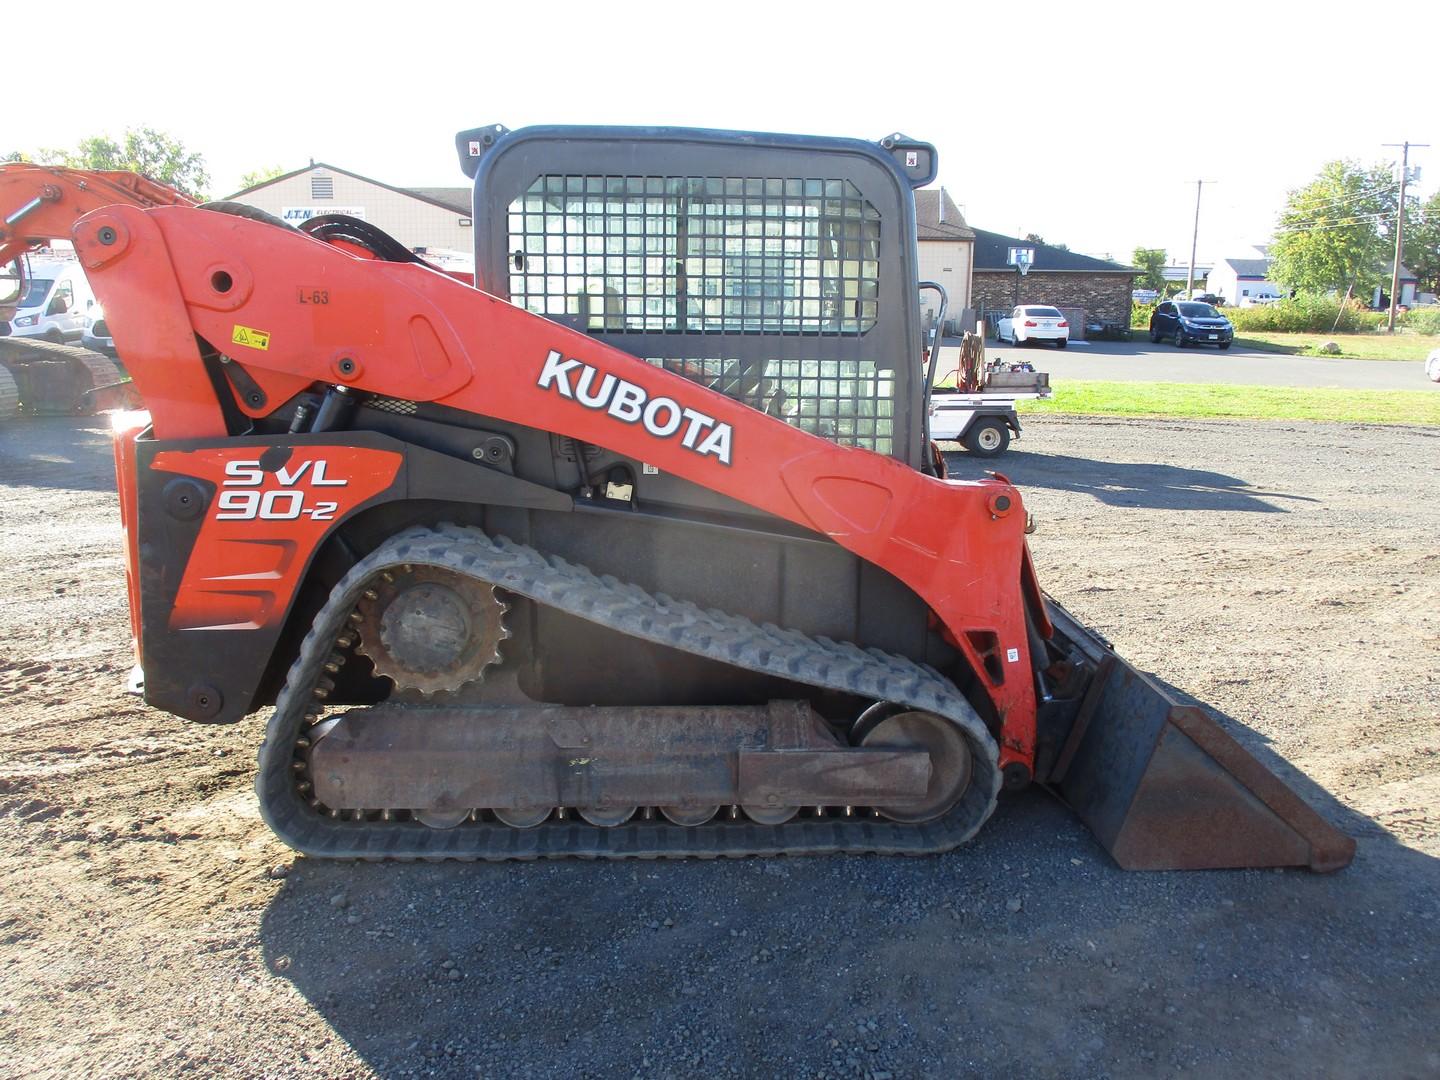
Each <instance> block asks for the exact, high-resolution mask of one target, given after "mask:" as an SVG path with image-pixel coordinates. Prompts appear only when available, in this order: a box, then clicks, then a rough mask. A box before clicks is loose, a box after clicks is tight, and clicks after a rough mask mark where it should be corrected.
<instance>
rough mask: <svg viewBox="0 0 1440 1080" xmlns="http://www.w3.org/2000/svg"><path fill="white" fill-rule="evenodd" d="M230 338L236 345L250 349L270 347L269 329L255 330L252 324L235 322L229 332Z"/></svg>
mask: <svg viewBox="0 0 1440 1080" xmlns="http://www.w3.org/2000/svg"><path fill="white" fill-rule="evenodd" d="M230 340H231V341H232V342H234V343H235V344H236V345H244V346H246V347H247V348H251V349H268V348H270V331H269V330H256V329H255V328H254V327H253V326H241V325H240V324H239V323H236V324H235V329H234V330H232V331H231V332H230Z"/></svg>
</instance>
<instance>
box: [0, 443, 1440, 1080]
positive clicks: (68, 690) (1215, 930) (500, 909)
mask: <svg viewBox="0 0 1440 1080" xmlns="http://www.w3.org/2000/svg"><path fill="white" fill-rule="evenodd" d="M952 461H953V463H954V464H955V465H956V466H957V468H958V470H959V471H960V472H961V474H962V475H963V474H965V473H967V472H968V473H974V472H976V471H978V465H977V463H976V462H974V461H972V460H969V459H967V458H965V457H964V456H963V455H955V456H954V457H953V458H952ZM1000 468H1001V469H1002V471H1004V472H1006V473H1007V474H1008V475H1009V476H1010V477H1011V478H1012V479H1014V480H1015V481H1017V482H1018V483H1019V484H1020V485H1021V486H1022V489H1023V490H1024V491H1025V492H1026V498H1027V501H1028V506H1029V508H1030V509H1031V510H1032V511H1033V512H1034V513H1035V515H1036V517H1037V519H1038V523H1039V531H1038V532H1037V534H1036V535H1035V536H1034V537H1033V538H1032V541H1033V544H1034V550H1035V554H1036V558H1037V561H1038V565H1039V570H1040V573H1041V579H1042V581H1043V582H1044V583H1045V585H1046V587H1047V588H1048V589H1049V590H1050V591H1051V592H1052V593H1054V594H1055V595H1056V596H1057V597H1058V598H1060V599H1062V600H1063V601H1064V602H1065V603H1066V604H1067V605H1068V606H1069V607H1070V608H1071V609H1072V610H1073V611H1074V613H1075V614H1076V615H1078V616H1079V617H1080V618H1081V619H1082V620H1084V621H1086V622H1088V623H1090V624H1091V625H1093V626H1094V627H1096V628H1097V629H1099V630H1100V631H1101V632H1102V633H1104V634H1105V635H1106V636H1108V637H1109V638H1110V639H1111V640H1112V641H1113V642H1114V643H1115V645H1116V647H1117V648H1118V649H1119V650H1120V651H1121V652H1122V653H1124V654H1126V655H1127V656H1128V657H1129V658H1130V659H1131V660H1132V661H1134V662H1135V663H1136V664H1137V665H1138V666H1140V667H1142V668H1144V669H1147V670H1149V671H1152V672H1154V673H1156V674H1157V675H1158V676H1160V677H1161V678H1163V679H1164V680H1166V681H1167V682H1169V683H1171V684H1173V685H1175V686H1177V687H1180V688H1183V689H1184V690H1186V691H1188V692H1190V693H1192V694H1194V695H1195V696H1196V697H1198V698H1200V699H1202V700H1203V701H1205V702H1206V703H1208V704H1209V705H1210V706H1212V707H1213V708H1214V710H1216V712H1217V714H1218V715H1219V716H1221V717H1222V718H1223V719H1224V720H1225V721H1226V723H1227V726H1228V727H1229V728H1230V730H1231V731H1232V732H1234V733H1235V734H1236V735H1237V737H1239V738H1241V739H1242V741H1244V742H1245V743H1246V744H1247V745H1248V746H1250V747H1251V748H1252V749H1254V750H1255V751H1256V752H1257V753H1258V754H1259V755H1260V756H1261V757H1262V758H1263V759H1264V760H1266V761H1267V762H1269V763H1270V764H1272V766H1274V767H1276V768H1277V769H1279V770H1280V771H1281V772H1282V773H1283V775H1285V776H1286V777H1287V778H1288V779H1289V780H1290V781H1291V782H1292V783H1294V784H1295V785H1296V786H1297V787H1298V788H1299V789H1300V790H1301V791H1302V792H1303V793H1304V795H1305V797H1306V798H1308V799H1309V800H1310V802H1311V803H1312V805H1314V806H1316V807H1317V808H1318V809H1319V810H1320V811H1321V812H1322V813H1323V814H1324V815H1325V816H1326V817H1328V818H1329V819H1331V820H1332V821H1334V822H1335V823H1337V824H1338V825H1340V826H1341V827H1342V828H1344V829H1345V830H1347V831H1348V832H1350V833H1351V834H1352V835H1354V836H1356V837H1357V838H1358V840H1359V845H1360V846H1359V852H1358V855H1357V857H1356V860H1355V863H1354V865H1352V866H1351V867H1350V868H1349V869H1347V870H1345V871H1342V872H1340V873H1338V874H1334V875H1330V876H1316V875H1312V874H1309V873H1305V872H1283V873H1280V872H1270V871H1266V872H1253V871H1249V872H1224V873H1184V874H1179V873H1177V874H1128V873H1125V872H1122V871H1120V870H1117V869H1116V868H1115V866H1114V865H1113V863H1112V862H1111V861H1110V860H1109V858H1108V856H1107V855H1106V854H1105V853H1104V852H1103V850H1101V849H1100V848H1099V847H1098V845H1097V844H1096V843H1095V842H1094V841H1093V840H1092V839H1091V838H1090V836H1089V834H1088V833H1087V832H1085V830H1084V829H1083V828H1082V827H1080V826H1079V825H1078V824H1077V823H1076V822H1075V821H1074V820H1073V819H1072V817H1071V816H1070V815H1069V813H1068V812H1067V811H1066V810H1065V808H1064V807H1063V806H1061V805H1060V804H1058V803H1057V802H1055V801H1054V800H1053V799H1051V798H1050V797H1049V796H1047V795H1046V794H1045V793H1043V792H1041V791H1036V790H1032V791H1028V792H1024V793H1021V794H1019V795H1016V796H1009V797H1006V798H1004V799H1002V801H1001V805H1000V808H999V811H998V812H997V814H996V816H995V818H994V819H993V820H992V821H991V823H990V824H989V825H988V826H987V827H986V829H985V830H984V831H983V832H982V833H981V835H980V837H979V838H978V839H977V840H976V841H975V842H974V843H972V844H971V845H970V846H968V847H967V848H965V849H962V850H960V851H958V852H955V853H952V854H949V855H945V856H942V857H935V858H924V859H881V858H873V857H866V858H826V859H812V860H772V861H761V860H743V861H738V862H714V863H664V864H655V863H643V864H630V863H624V864H596V863H578V862H577V863H556V864H545V865H506V866H490V865H456V864H422V865H370V864H366V865H349V864H325V863H317V862H311V861H306V860H298V859H296V858H294V857H293V856H292V855H291V853H290V852H288V851H287V849H285V848H284V847H282V846H281V845H280V844H279V843H278V842H277V841H275V840H273V839H272V838H271V837H270V835H269V834H268V832H267V831H266V829H265V827H264V825H263V824H262V823H261V821H260V819H259V817H258V815H257V812H256V806H255V800H254V797H253V794H252V792H251V788H250V780H251V770H252V766H253V764H254V756H253V755H254V749H255V747H256V745H257V743H258V741H259V738H260V728H261V718H260V717H258V716H257V717H251V718H250V719H248V720H246V721H245V722H243V723H241V724H239V725H236V726H234V727H221V728H207V727H200V726H193V725H189V724H185V723H183V722H182V721H180V720H178V719H175V718H174V717H171V716H168V715H165V714H162V713H159V712H156V711H152V710H149V709H147V708H145V707H144V706H143V705H142V704H140V703H139V702H138V701H137V700H135V699H133V698H129V697H126V696H125V695H124V693H123V686H124V678H125V675H126V673H127V671H128V669H129V666H130V656H129V626H128V621H127V616H126V607H125V597H124V589H123V582H122V572H121V561H120V555H119V549H120V532H119V527H118V524H117V517H116V509H115V503H116V499H115V494H114V491H113V476H112V472H111V466H110V464H109V457H108V447H107V445H106V442H105V437H104V434H103V431H102V429H101V428H100V427H99V426H98V425H97V424H96V423H95V422H86V423H84V424H81V423H72V422H68V421H58V420H45V421H29V422H23V423H15V424H11V425H8V426H7V427H5V428H4V429H0V557H3V559H4V564H5V566H6V568H7V574H6V582H7V583H6V586H5V590H4V603H3V604H0V816H3V829H0V974H3V979H0V1069H3V1071H4V1073H5V1074H6V1075H27V1076H39V1077H73V1076H79V1075H87V1076H100V1077H110V1076H115V1077H119V1076H140V1075H144V1076H158V1077H172V1076H180V1075H201V1076H212V1075H213V1076H246V1077H252V1076H254V1077H258V1076H302V1077H338V1076H381V1077H402V1076H445V1077H451V1076H454V1077H475V1076H486V1077H509V1076H533V1077H610V1076H619V1077H631V1076H639V1077H693V1076H747V1077H748V1076H757V1077H822V1076H835V1077H839V1076H865V1077H870V1078H873V1080H887V1078H897V1080H898V1078H901V1077H956V1076H972V1075H973V1076H995V1075H1007V1076H1013V1077H1029V1076H1035V1077H1092V1076H1110V1077H1150V1076H1155V1075H1172V1074H1183V1075H1189V1076H1202V1077H1222V1076H1224V1077H1230V1076H1282V1075H1283V1076H1304V1077H1318V1076H1336V1077H1341V1076H1362V1075H1365V1076H1371V1075H1386V1076H1396V1077H1421V1076H1435V1075H1440V1041H1437V1038H1436V1031H1437V1030H1440V972H1437V966H1436V955H1437V948H1436V946H1437V941H1440V899H1437V897H1440V861H1437V856H1440V760H1437V753H1440V544H1437V537H1440V498H1437V496H1440V430H1435V429H1425V428H1395V427H1386V428H1378V427H1363V426H1342V425H1328V424H1303V425H1302V424H1283V423H1274V424H1242V423H1194V422H1184V423H1181V422H1173V423H1172V422H1158V421H1126V422H1109V421H1104V420H1086V421H1083V422H1082V421H1075V420H1065V419H1059V418H1046V419H1043V420H1042V419H1037V420H1035V421H1033V422H1031V423H1029V424H1027V428H1026V432H1025V438H1024V440H1023V441H1022V442H1020V443H1019V444H1018V446H1017V447H1016V449H1015V450H1014V451H1012V453H1011V454H1010V455H1007V457H1006V458H1005V459H1003V460H1002V463H1001V464H1000ZM1281 759H1284V760H1281ZM1286 762H1288V764H1286Z"/></svg>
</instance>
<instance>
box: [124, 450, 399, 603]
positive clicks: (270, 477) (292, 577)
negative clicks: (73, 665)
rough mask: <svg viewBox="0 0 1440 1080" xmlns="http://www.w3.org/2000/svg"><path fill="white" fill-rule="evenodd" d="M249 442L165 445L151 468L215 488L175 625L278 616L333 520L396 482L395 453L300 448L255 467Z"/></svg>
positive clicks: (178, 596) (178, 598)
mask: <svg viewBox="0 0 1440 1080" xmlns="http://www.w3.org/2000/svg"><path fill="white" fill-rule="evenodd" d="M260 457H261V454H260V453H259V452H258V451H257V450H256V448H255V447H253V446H243V447H236V448H234V449H231V448H228V447H226V448H222V449H211V450H166V451H162V452H161V453H159V454H157V455H156V456H155V460H154V462H153V463H152V465H151V467H152V468H154V469H158V470H160V471H161V472H173V473H178V474H180V475H182V476H193V477H196V478H197V479H201V480H208V481H209V482H210V483H212V484H214V485H215V487H216V490H217V491H218V492H219V494H218V496H217V498H216V500H215V508H214V511H213V512H212V513H211V514H209V515H208V516H207V517H206V519H205V521H204V523H203V524H202V525H201V526H200V535H199V537H198V538H197V539H196V541H195V550H194V554H193V555H192V556H191V558H190V562H189V564H188V565H187V566H186V567H185V577H184V578H183V579H182V580H181V583H180V590H179V592H178V593H177V594H176V596H175V606H174V607H173V608H172V609H171V612H170V628H171V629H172V630H251V629H259V628H260V627H262V626H269V625H272V624H274V623H277V622H279V621H280V620H281V619H283V618H284V616H285V612H286V610H287V609H288V608H289V606H290V600H291V598H292V597H293V596H294V595H295V590H296V589H297V588H299V586H300V576H301V574H302V573H303V572H304V570H305V567H306V566H308V565H309V562H310V555H311V553H312V552H313V551H314V550H315V548H316V547H317V546H318V545H319V543H320V541H321V540H323V539H324V537H325V534H326V533H327V532H329V531H330V529H331V528H332V527H333V525H334V524H335V522H337V521H342V520H344V519H345V517H347V516H348V515H349V514H350V513H351V512H352V511H353V510H354V509H355V508H356V507H358V506H359V505H360V504H361V503H363V502H365V501H366V500H367V499H371V498H373V497H374V496H376V495H378V494H380V492H382V491H384V490H385V489H386V488H388V487H389V486H390V485H391V484H392V483H393V482H394V480H395V474H396V473H397V472H398V471H399V469H400V461H401V455H400V454H398V453H395V452H394V451H390V450H371V449H367V448H363V447H356V446H324V447H301V448H298V449H297V450H296V452H295V453H293V454H292V455H290V457H289V458H288V459H287V460H286V461H284V462H283V463H282V464H280V465H278V466H277V467H275V468H270V469H265V468H261V462H260V460H259V459H260Z"/></svg>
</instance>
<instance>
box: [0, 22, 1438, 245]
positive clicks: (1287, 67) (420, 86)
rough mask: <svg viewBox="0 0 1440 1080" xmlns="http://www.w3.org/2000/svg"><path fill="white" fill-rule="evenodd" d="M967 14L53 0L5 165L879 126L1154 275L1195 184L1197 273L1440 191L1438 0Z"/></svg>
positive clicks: (840, 131) (1029, 212)
mask: <svg viewBox="0 0 1440 1080" xmlns="http://www.w3.org/2000/svg"><path fill="white" fill-rule="evenodd" d="M980 8H981V9H976V10H970V9H969V6H968V5H959V4H938V5H936V4H924V5H919V4H917V5H913V6H909V7H904V8H901V7H895V6H891V5H888V4H884V3H874V2H872V3H869V4H859V3H851V2H848V0H847V2H843V3H839V2H837V3H829V4H813V3H787V2H785V0H770V2H769V3H751V2H748V0H727V2H726V3H723V4H705V5H701V4H687V3H676V2H674V0H671V2H667V3H649V2H645V3H628V4H627V3H624V2H623V0H607V2H604V3H571V2H569V0H547V2H545V3H543V4H538V3H528V4H527V3H511V4H497V3H468V4H460V3H425V2H422V0H413V2H412V3H410V4H407V5H395V4H387V5H383V6H382V5H378V4H373V3H369V2H366V0H352V2H351V3H343V4H342V3H331V4H326V5H320V4H312V3H309V2H308V0H293V2H290V3H285V4H277V3H270V2H267V0H259V2H255V3H250V4H247V5H245V6H243V7H240V8H228V9H227V8H222V7H218V6H214V5H194V6H193V7H192V11H191V13H190V14H188V15H187V16H186V17H184V18H180V17H175V16H168V15H167V16H163V17H155V16H147V17H137V16H133V15H126V14H122V13H121V12H120V11H119V10H118V9H117V8H116V7H115V6H114V5H113V4H108V3H107V4H99V3H91V2H90V0H72V2H71V3H68V4H66V5H65V13H66V14H65V19H64V22H65V27H64V28H63V33H62V35H61V36H62V37H63V40H64V41H65V43H66V45H65V49H66V52H67V54H68V55H67V58H66V61H65V63H64V64H62V65H60V66H58V67H57V66H55V65H53V64H51V63H50V62H49V61H43V60H42V58H43V57H44V56H45V55H46V48H47V42H48V41H50V40H52V39H51V38H50V37H48V36H47V35H48V34H49V31H47V30H45V29H44V28H43V27H40V28H37V36H36V39H35V41H34V43H33V47H27V49H26V50H24V55H25V56H27V57H33V58H34V60H33V61H28V62H33V63H35V64H36V65H37V67H38V66H42V65H43V67H44V68H45V71H46V72H48V73H41V74H37V76H36V78H35V81H34V82H33V83H31V82H30V81H29V80H28V79H26V78H25V77H24V69H25V64H23V63H21V64H17V63H16V62H15V61H12V66H14V67H15V68H16V70H17V71H18V72H19V75H20V78H19V80H18V81H13V80H12V82H11V86H12V88H15V89H16V90H19V91H21V92H20V93H19V94H18V96H17V98H16V102H17V105H16V107H14V108H12V109H10V110H7V111H6V113H5V114H4V116H3V119H0V153H3V152H6V151H9V150H24V151H34V150H36V149H38V148H41V147H70V146H73V145H74V144H76V143H78V142H79V141H80V140H81V139H82V138H85V137H86V136H89V135H94V134H100V133H108V134H111V135H115V136H118V135H120V134H122V133H123V132H124V130H125V129H126V128H127V127H135V126H142V125H144V126H150V127H154V128H158V129H160V130H163V131H165V132H168V133H169V134H171V135H172V136H174V137H176V138H178V139H179V140H180V141H181V142H183V143H184V144H185V145H186V146H187V147H188V148H190V149H192V150H197V151H199V152H200V153H202V154H203V155H204V157H205V159H206V162H207V163H208V165H209V170H210V174H211V178H212V190H211V194H212V195H214V196H217V197H218V196H221V195H225V194H229V193H231V192H232V191H234V190H235V189H236V188H238V187H239V186H240V178H241V176H242V175H243V174H245V173H246V172H249V171H252V170H255V169H260V168H264V167H268V166H277V165H278V166H281V167H283V168H284V169H286V170H290V169H295V168H300V167H303V166H305V165H308V164H309V162H310V161H311V159H314V160H316V161H325V162H328V163H330V164H332V165H337V166H340V167H342V168H345V169H349V170H351V171H353V172H358V173H361V174H363V175H366V176H370V177H374V178H375V179H378V180H383V181H385V182H387V183H391V184H395V185H398V186H402V187H408V186H417V187H418V186H450V185H453V186H457V187H458V186H463V185H464V184H465V183H466V181H465V178H464V176H463V175H462V174H461V172H460V170H459V165H458V161H457V159H456V156H455V149H454V135H455V133H456V132H457V131H460V130H462V129H466V128H472V127H478V126H480V125H482V124H491V123H502V124H504V125H506V126H507V127H510V128H518V127H523V126H525V125H529V124H549V123H559V124H567V123H573V124H644V125H648V124H662V125H680V126H691V127H716V128H732V129H738V130H752V131H781V132H793V133H802V134H815V135H840V136H849V137H860V138H871V139H879V138H881V137H882V136H884V135H887V134H890V133H891V132H895V131H902V132H904V133H905V134H907V135H910V136H912V137H915V138H919V139H924V140H926V141H928V142H932V143H934V144H935V145H936V147H937V148H938V149H939V155H940V182H941V183H942V184H943V185H944V186H945V187H946V188H947V189H948V190H949V192H950V194H951V196H952V197H953V198H954V199H955V201H956V202H957V203H959V204H960V206H961V207H962V208H963V210H964V212H965V216H966V219H967V221H968V222H969V223H970V224H971V225H973V226H975V227H977V228H983V229H990V230H992V231H995V232H1001V233H1009V234H1011V235H1016V234H1019V235H1023V234H1025V233H1038V234H1039V235H1040V236H1042V237H1044V238H1045V239H1046V240H1047V241H1049V242H1052V243H1063V244H1066V245H1067V246H1069V247H1070V248H1071V249H1072V250H1075V251H1082V252H1086V253H1090V254H1099V255H1104V254H1107V253H1108V254H1110V255H1112V256H1114V257H1116V258H1118V259H1121V260H1122V261H1123V260H1128V258H1129V256H1130V253H1131V251H1132V250H1133V249H1134V248H1135V247H1136V246H1145V247H1162V248H1165V249H1166V251H1167V252H1168V253H1169V255H1170V260H1171V261H1172V262H1175V263H1184V262H1186V261H1188V259H1189V256H1190V246H1191V234H1192V226H1193V225H1194V215H1195V190H1196V187H1195V181H1196V180H1206V181H1213V184H1212V183H1207V184H1206V185H1205V187H1204V191H1203V197H1202V200H1201V206H1200V229H1199V250H1198V258H1199V261H1200V262H1202V263H1204V262H1207V261H1212V260H1214V259H1216V258H1223V257H1226V256H1231V257H1234V256H1237V255H1243V254H1245V253H1246V251H1245V249H1246V248H1247V247H1248V246H1249V245H1252V244H1255V243H1262V242H1264V240H1265V239H1266V237H1267V236H1268V234H1269V232H1270V230H1271V228H1272V227H1273V224H1274V221H1275V219H1276V216H1277V215H1278V213H1279V211H1280V209H1281V208H1282V207H1283V205H1284V200H1285V194H1286V192H1287V191H1288V190H1289V189H1292V188H1295V187H1299V186H1302V185H1304V184H1305V183H1306V182H1308V181H1309V180H1310V179H1311V178H1312V177H1313V176H1314V175H1315V173H1316V172H1317V171H1318V170H1319V169H1320V167H1321V166H1322V165H1323V164H1324V163H1325V162H1327V161H1330V160H1334V159H1336V158H1352V159H1355V160H1357V161H1359V162H1361V163H1363V164H1374V163H1377V162H1384V161H1390V160H1395V159H1396V156H1397V155H1398V153H1399V151H1398V150H1393V149H1389V148H1386V147H1385V146H1383V145H1382V144H1384V143H1392V142H1401V141H1404V140H1407V139H1408V140H1409V141H1410V142H1412V143H1430V144H1432V145H1431V148H1430V149H1421V150H1416V151H1413V152H1412V156H1411V162H1412V164H1419V165H1421V166H1422V169H1423V178H1422V180H1421V182H1420V183H1419V184H1418V186H1417V188H1416V189H1414V190H1418V192H1419V193H1420V194H1422V195H1428V194H1430V193H1431V192H1433V191H1435V190H1436V186H1437V183H1440V110H1437V108H1436V105H1435V102H1436V97H1435V94H1434V92H1433V89H1430V88H1429V87H1428V85H1427V84H1428V82H1429V81H1430V80H1431V79H1432V78H1433V73H1432V68H1431V55H1432V54H1433V52H1434V48H1435V44H1436V43H1437V42H1440V4H1436V3H1434V2H1433V0H1429V2H1417V3H1411V4H1408V5H1404V6H1399V7H1396V8H1394V9H1387V10H1386V11H1385V12H1380V11H1379V10H1378V9H1377V11H1376V14H1375V17H1374V18H1373V19H1369V18H1366V17H1364V15H1363V14H1362V12H1363V10H1364V9H1363V8H1361V7H1359V6H1357V5H1354V4H1345V5H1343V6H1342V5H1338V4H1332V3H1331V2H1330V0H1320V2H1315V3H1305V4H1300V3H1290V2H1273V0H1272V2H1268V3H1263V4H1254V5H1249V6H1248V7H1247V6H1243V5H1235V6H1233V7H1231V8H1228V9H1227V8H1226V7H1224V6H1220V5H1179V6H1176V5H1164V4H1153V3H1152V4H1144V5H1135V4H1120V3H1108V2H1106V0H1091V2H1089V3H1084V4H1080V3H1073V2H1072V3H1055V4H1052V3H1048V2H1043V0H1032V2H1031V3H1027V4H1025V5H1023V6H1022V5H1013V6H1011V5H982V6H980ZM30 9H31V10H33V11H36V12H40V11H42V10H48V9H45V8H43V6H42V5H38V4H36V5H31V6H30ZM131 10H139V9H131ZM145 10H147V11H151V10H156V9H153V8H151V9H145ZM1232 12H1233V14H1232ZM41 18H42V17H41V16H39V15H37V16H36V20H37V22H39V21H41ZM13 20H14V13H12V16H11V19H9V20H7V23H10V28H9V31H8V32H9V33H10V34H11V35H13V34H14V33H15V27H14V21H13ZM77 28H83V33H80V32H73V31H76V29H77ZM58 29H59V28H57V30H58ZM13 51H14V50H12V52H13ZM17 55H18V54H17Z"/></svg>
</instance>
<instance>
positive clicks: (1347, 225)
mask: <svg viewBox="0 0 1440 1080" xmlns="http://www.w3.org/2000/svg"><path fill="white" fill-rule="evenodd" d="M1394 216H1395V215H1394V214H1391V213H1388V212H1386V213H1383V214H1371V215H1368V216H1366V217H1356V218H1351V219H1350V220H1348V221H1337V222H1335V223H1333V224H1331V225H1316V224H1309V223H1307V224H1300V225H1288V226H1286V227H1285V228H1283V229H1276V230H1275V231H1274V235H1275V236H1281V235H1284V234H1286V233H1297V232H1327V231H1329V230H1330V229H1353V228H1355V227H1356V226H1357V225H1378V224H1380V223H1381V222H1382V221H1389V220H1390V219H1391V218H1393V217H1394Z"/></svg>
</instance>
